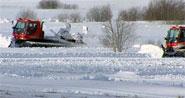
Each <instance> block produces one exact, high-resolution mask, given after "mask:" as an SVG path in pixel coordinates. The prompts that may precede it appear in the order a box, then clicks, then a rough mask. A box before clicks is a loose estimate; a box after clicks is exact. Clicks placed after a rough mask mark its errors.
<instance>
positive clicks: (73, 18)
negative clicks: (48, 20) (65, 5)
mask: <svg viewBox="0 0 185 98" xmlns="http://www.w3.org/2000/svg"><path fill="white" fill-rule="evenodd" d="M58 19H59V21H62V22H74V23H77V22H81V21H82V17H81V15H80V13H71V14H67V13H61V14H59V15H58Z"/></svg>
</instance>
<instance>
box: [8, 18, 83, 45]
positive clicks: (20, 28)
mask: <svg viewBox="0 0 185 98" xmlns="http://www.w3.org/2000/svg"><path fill="white" fill-rule="evenodd" d="M43 23H44V22H42V21H40V20H32V19H27V18H19V19H17V22H16V24H15V26H14V27H13V33H12V35H13V38H12V41H11V44H10V45H9V47H73V46H77V45H80V44H83V42H82V39H80V40H78V39H75V38H74V37H72V35H71V34H70V33H69V31H70V29H71V25H70V24H67V25H66V28H60V31H59V32H58V33H55V32H54V31H53V30H51V32H52V33H53V34H54V36H44V35H45V32H44V31H43Z"/></svg>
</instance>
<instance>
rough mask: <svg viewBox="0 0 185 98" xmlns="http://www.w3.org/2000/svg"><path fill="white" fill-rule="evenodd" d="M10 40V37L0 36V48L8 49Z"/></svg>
mask: <svg viewBox="0 0 185 98" xmlns="http://www.w3.org/2000/svg"><path fill="white" fill-rule="evenodd" d="M10 41H11V38H10V37H8V38H7V37H4V36H3V35H1V34H0V47H3V48H5V47H8V46H9V45H10Z"/></svg>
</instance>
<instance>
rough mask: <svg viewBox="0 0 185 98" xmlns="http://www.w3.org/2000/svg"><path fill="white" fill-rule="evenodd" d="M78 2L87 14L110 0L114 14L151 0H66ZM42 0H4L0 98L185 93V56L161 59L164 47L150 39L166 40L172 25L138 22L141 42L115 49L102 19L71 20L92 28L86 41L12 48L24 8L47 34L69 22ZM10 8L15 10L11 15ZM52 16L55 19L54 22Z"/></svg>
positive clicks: (145, 97)
mask: <svg viewBox="0 0 185 98" xmlns="http://www.w3.org/2000/svg"><path fill="white" fill-rule="evenodd" d="M62 1H64V2H65V3H70V4H78V5H79V7H80V8H79V9H78V10H72V11H75V12H80V13H81V14H82V15H84V14H85V13H86V12H87V11H88V9H89V8H91V7H94V6H97V5H106V4H110V6H111V7H112V9H113V13H114V14H117V13H118V12H119V11H120V10H121V9H127V8H130V7H132V6H146V5H147V4H148V2H149V1H150V0H139V2H136V0H116V1H115V0H62ZM38 2H39V0H0V98H177V97H178V96H182V97H183V96H185V59H184V58H161V56H162V53H163V52H162V50H161V48H159V47H158V46H154V45H149V44H148V43H149V41H150V42H151V41H152V42H156V43H157V42H160V43H162V42H163V38H164V36H165V33H166V31H167V30H168V28H169V26H170V25H164V24H162V23H161V22H143V21H138V22H135V23H134V25H133V26H134V27H133V28H135V32H134V33H135V35H136V36H137V39H136V43H135V44H136V45H134V46H133V47H131V48H130V49H129V50H128V51H124V52H122V53H114V52H113V51H112V50H111V49H108V48H103V47H102V44H101V42H100V40H99V39H100V38H101V36H102V34H103V33H102V23H96V22H84V23H72V31H71V32H72V33H76V32H82V28H83V26H87V27H88V28H89V32H88V34H87V35H85V36H84V41H85V42H86V44H87V46H85V47H73V48H7V47H8V45H9V43H10V39H11V36H12V35H11V32H12V26H13V25H12V24H11V21H12V20H15V17H16V15H17V13H18V12H19V11H20V10H21V9H22V8H31V9H33V10H34V11H36V12H37V13H38V16H39V17H40V18H41V19H44V21H45V22H44V31H45V32H46V35H52V33H51V32H50V29H53V30H54V31H56V32H57V31H58V30H59V28H60V27H62V26H64V23H61V22H58V21H57V20H55V19H53V18H54V17H56V16H57V15H58V14H59V12H72V11H69V10H61V9H59V10H41V9H37V8H36V5H37V3H38ZM10 13H11V14H10ZM51 19H52V21H51Z"/></svg>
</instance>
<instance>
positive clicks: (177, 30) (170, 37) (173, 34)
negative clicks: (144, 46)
mask: <svg viewBox="0 0 185 98" xmlns="http://www.w3.org/2000/svg"><path fill="white" fill-rule="evenodd" d="M165 40H166V45H165V46H164V45H161V46H162V49H163V51H164V54H163V57H185V26H172V27H171V28H170V30H169V31H168V32H167V36H166V37H165Z"/></svg>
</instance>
